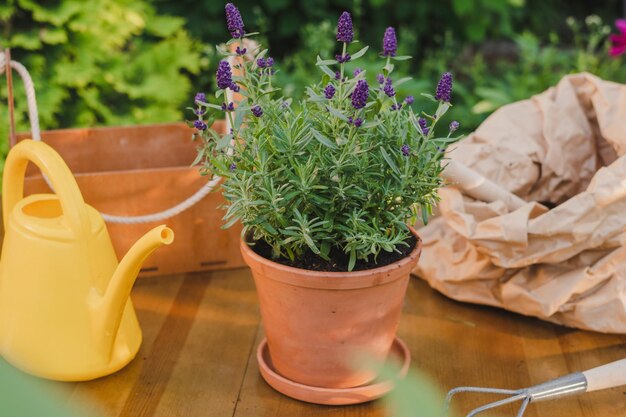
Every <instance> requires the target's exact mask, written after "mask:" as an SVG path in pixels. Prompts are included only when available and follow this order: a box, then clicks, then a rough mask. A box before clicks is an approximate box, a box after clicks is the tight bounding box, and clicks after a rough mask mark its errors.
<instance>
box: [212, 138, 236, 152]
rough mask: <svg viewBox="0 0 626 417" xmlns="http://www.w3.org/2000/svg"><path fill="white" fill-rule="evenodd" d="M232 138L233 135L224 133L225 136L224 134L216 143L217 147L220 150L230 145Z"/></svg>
mask: <svg viewBox="0 0 626 417" xmlns="http://www.w3.org/2000/svg"><path fill="white" fill-rule="evenodd" d="M231 139H232V135H224V136H222V138H221V139H220V140H218V141H217V144H216V145H215V149H217V150H218V151H219V150H221V149H224V148H226V147H227V146H229V145H230V141H231Z"/></svg>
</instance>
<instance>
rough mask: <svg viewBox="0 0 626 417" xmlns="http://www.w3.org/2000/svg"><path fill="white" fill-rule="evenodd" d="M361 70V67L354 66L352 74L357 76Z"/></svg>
mask: <svg viewBox="0 0 626 417" xmlns="http://www.w3.org/2000/svg"><path fill="white" fill-rule="evenodd" d="M362 72H363V69H361V68H355V69H354V76H355V77H356V76H358V75H359V74H360V73H362Z"/></svg>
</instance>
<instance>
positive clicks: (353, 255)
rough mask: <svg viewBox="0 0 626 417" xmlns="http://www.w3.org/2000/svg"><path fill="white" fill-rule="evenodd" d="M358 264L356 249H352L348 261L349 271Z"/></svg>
mask: <svg viewBox="0 0 626 417" xmlns="http://www.w3.org/2000/svg"><path fill="white" fill-rule="evenodd" d="M354 265H356V250H355V249H352V250H350V260H349V261H348V271H352V270H353V269H354Z"/></svg>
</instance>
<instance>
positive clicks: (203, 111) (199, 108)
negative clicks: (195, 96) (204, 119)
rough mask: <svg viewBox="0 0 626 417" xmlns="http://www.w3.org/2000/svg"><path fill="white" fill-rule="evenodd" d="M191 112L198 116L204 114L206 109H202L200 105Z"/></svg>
mask: <svg viewBox="0 0 626 417" xmlns="http://www.w3.org/2000/svg"><path fill="white" fill-rule="evenodd" d="M193 112H194V113H195V114H197V115H198V116H202V115H204V113H206V109H203V108H202V107H198V108H197V109H195V110H194V111H193Z"/></svg>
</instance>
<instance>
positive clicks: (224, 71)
mask: <svg viewBox="0 0 626 417" xmlns="http://www.w3.org/2000/svg"><path fill="white" fill-rule="evenodd" d="M215 78H216V80H217V87H218V88H219V89H221V90H225V89H227V88H228V87H230V86H231V85H232V84H233V74H232V72H231V71H230V64H229V63H228V61H225V60H224V61H220V63H219V65H218V66H217V72H216V73H215Z"/></svg>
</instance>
